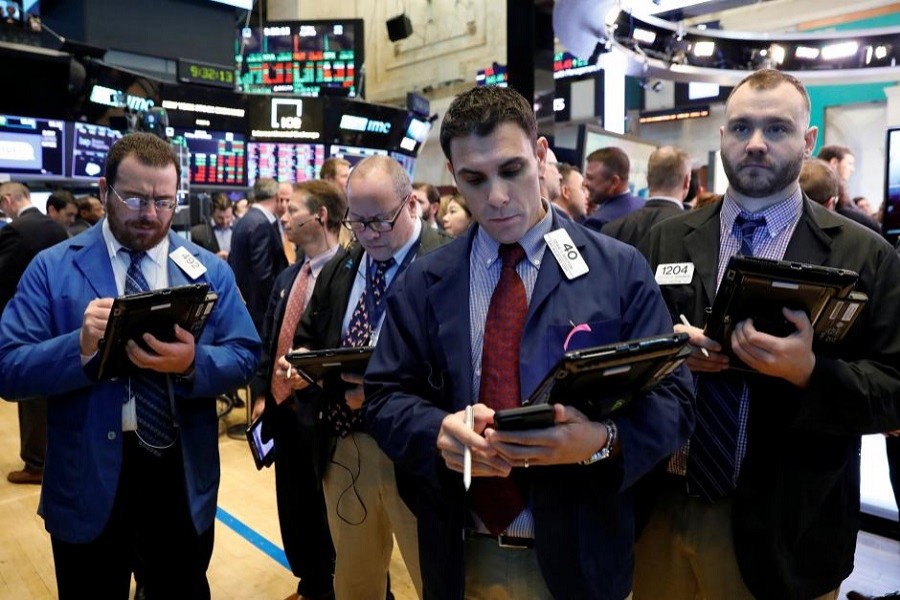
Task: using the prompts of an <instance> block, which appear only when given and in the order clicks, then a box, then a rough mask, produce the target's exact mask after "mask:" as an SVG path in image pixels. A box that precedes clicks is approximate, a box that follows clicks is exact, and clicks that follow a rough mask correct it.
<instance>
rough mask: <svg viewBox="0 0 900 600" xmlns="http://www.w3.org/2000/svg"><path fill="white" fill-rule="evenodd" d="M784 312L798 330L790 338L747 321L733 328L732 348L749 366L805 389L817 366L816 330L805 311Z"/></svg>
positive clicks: (785, 316) (785, 309) (782, 311)
mask: <svg viewBox="0 0 900 600" xmlns="http://www.w3.org/2000/svg"><path fill="white" fill-rule="evenodd" d="M781 313H782V314H783V315H784V318H786V319H787V320H788V321H790V322H791V323H792V324H793V325H794V327H796V328H797V331H795V332H794V333H792V334H790V335H789V336H787V337H776V336H774V335H769V334H767V333H763V332H761V331H759V330H758V329H756V328H755V327H754V326H753V319H747V320H746V321H741V322H740V323H738V324H737V326H736V327H735V328H734V332H733V333H732V334H731V349H732V350H733V351H734V354H735V356H737V357H738V358H740V359H741V360H742V361H744V363H746V365H747V366H748V367H750V368H752V369H754V370H756V371H759V372H760V373H763V374H765V375H771V376H773V377H780V378H781V379H785V380H787V381H789V382H791V383H793V384H794V385H796V386H797V387H800V388H805V387H806V386H807V385H809V378H810V376H812V372H813V368H814V367H815V366H816V355H815V354H814V353H813V351H812V343H813V333H814V332H813V327H812V324H811V323H810V322H809V318H808V317H807V316H806V313H805V312H803V311H802V310H788V309H787V308H783V309H781Z"/></svg>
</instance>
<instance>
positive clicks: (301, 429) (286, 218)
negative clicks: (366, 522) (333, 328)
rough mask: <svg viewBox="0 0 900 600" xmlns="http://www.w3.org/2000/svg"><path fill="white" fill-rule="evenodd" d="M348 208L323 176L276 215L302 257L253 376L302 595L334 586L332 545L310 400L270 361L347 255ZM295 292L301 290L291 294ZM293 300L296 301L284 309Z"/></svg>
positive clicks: (319, 594) (318, 594)
mask: <svg viewBox="0 0 900 600" xmlns="http://www.w3.org/2000/svg"><path fill="white" fill-rule="evenodd" d="M346 211H347V200H346V198H345V197H344V194H343V192H341V191H340V189H339V188H338V187H337V186H335V185H332V184H330V183H328V182H325V181H322V180H313V181H304V182H302V183H295V184H294V186H293V194H292V196H291V200H290V202H289V203H288V206H287V210H286V211H285V213H284V215H282V217H281V222H282V224H283V225H284V230H285V233H286V234H287V237H288V240H289V241H290V242H292V243H294V244H296V245H297V249H298V251H299V252H300V253H301V254H302V255H303V259H301V260H298V261H297V262H296V263H295V264H293V265H291V266H290V267H288V268H287V269H285V270H284V271H282V272H281V275H279V276H278V279H276V280H275V287H274V288H273V289H272V297H271V298H270V299H269V308H268V310H267V311H266V320H265V328H264V332H263V348H264V351H263V354H262V357H261V359H260V362H259V367H258V368H257V371H256V377H255V378H254V380H253V382H252V383H251V388H252V390H253V396H254V398H256V403H255V404H254V410H253V418H254V419H255V418H257V417H259V416H261V418H262V419H263V432H262V434H263V438H264V439H269V438H271V439H274V440H275V494H276V497H277V500H278V523H279V525H280V528H281V539H282V542H283V544H284V553H285V556H286V557H287V560H288V564H290V566H291V571H292V572H293V573H294V575H296V576H297V577H298V578H299V580H300V582H299V584H298V586H297V593H298V595H299V596H300V597H302V598H326V597H328V596H329V595H332V594H333V593H334V591H333V585H332V578H333V575H334V547H333V546H332V543H331V533H330V532H329V530H328V518H327V514H326V510H325V498H324V496H323V495H322V486H321V473H320V471H319V470H317V469H316V468H315V467H314V462H313V459H314V456H315V451H314V442H315V439H316V438H315V431H316V429H315V425H314V424H315V421H316V414H315V413H314V412H312V411H313V410H314V406H315V404H314V403H311V402H302V401H298V402H294V400H293V397H292V395H291V394H290V387H289V386H288V385H287V383H286V382H284V378H283V377H281V378H279V377H278V376H275V374H274V372H275V363H276V361H277V359H278V358H279V357H281V356H284V354H285V352H286V350H287V349H290V348H291V344H292V342H293V339H294V333H295V331H296V329H297V324H298V320H299V317H300V316H301V315H302V313H303V311H304V310H305V308H306V305H307V303H308V302H309V298H310V297H311V296H312V293H313V289H314V287H315V282H316V279H317V278H318V276H319V274H320V273H321V272H322V269H323V267H324V266H325V265H326V264H327V263H328V262H329V261H330V260H331V259H333V258H335V257H337V258H336V260H340V259H341V258H342V257H345V256H346V255H347V253H346V251H344V249H343V248H341V247H340V246H339V245H338V233H339V231H340V228H341V219H342V218H343V216H344V213H346ZM298 276H299V278H298ZM295 287H296V288H297V289H295ZM294 294H302V295H301V296H299V297H297V298H296V299H295V298H294V296H293V295H294ZM292 302H293V303H296V305H292V306H291V310H290V311H288V310H287V308H288V306H289V305H291V304H292Z"/></svg>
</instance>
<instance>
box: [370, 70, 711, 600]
mask: <svg viewBox="0 0 900 600" xmlns="http://www.w3.org/2000/svg"><path fill="white" fill-rule="evenodd" d="M441 145H442V147H443V150H444V153H445V155H446V156H447V158H448V161H449V167H450V169H451V171H452V173H453V174H454V177H455V179H456V184H457V186H458V187H459V189H460V192H461V193H462V194H463V195H464V196H465V198H466V201H467V202H468V203H469V206H470V207H471V208H472V214H473V216H474V217H475V219H476V221H477V225H475V226H473V227H472V228H471V229H470V230H469V232H468V233H467V234H466V235H465V236H463V237H461V238H459V239H456V240H455V241H454V242H453V243H452V244H450V245H448V246H446V247H444V248H440V249H438V250H437V251H435V252H434V253H432V254H431V255H429V256H426V257H424V258H423V259H422V260H420V261H416V262H415V263H413V265H412V266H411V267H410V269H409V270H408V271H407V274H406V276H405V277H404V279H403V280H402V281H400V282H399V283H398V285H397V287H396V289H395V290H393V291H392V293H391V294H390V296H389V297H388V309H387V311H388V312H387V318H386V319H385V326H384V329H383V330H382V334H381V338H380V340H379V343H378V346H377V347H376V350H375V354H374V356H373V357H372V360H371V361H370V363H369V368H368V370H367V372H366V391H367V396H368V397H367V400H366V422H367V424H368V426H369V427H370V428H371V431H372V433H373V435H374V436H375V437H376V438H377V439H378V443H379V444H380V446H381V447H382V448H383V449H384V451H385V452H387V453H388V455H389V456H390V457H391V458H392V459H394V460H395V461H396V464H397V469H398V474H403V475H404V485H403V487H402V488H401V490H403V491H405V494H406V495H405V496H404V497H405V498H408V499H409V502H411V503H412V504H411V505H412V506H415V510H416V516H417V518H418V522H419V543H420V548H421V561H422V577H423V580H424V585H425V598H448V599H461V598H463V596H464V593H465V592H473V593H474V595H475V596H478V597H481V596H480V595H479V593H482V594H485V595H489V594H488V592H489V591H493V590H496V591H497V592H500V593H501V594H503V597H509V598H516V599H517V600H531V599H535V598H549V597H554V598H592V599H602V600H606V599H612V600H622V599H623V598H626V597H628V595H629V593H630V591H631V585H632V582H631V571H632V558H633V555H632V544H633V540H634V530H633V523H632V518H631V515H632V507H631V500H630V493H628V492H627V491H625V490H627V488H628V487H629V486H630V485H631V484H632V483H633V482H634V481H635V479H636V478H638V477H640V476H641V475H643V474H644V473H645V472H646V471H647V470H648V469H649V468H650V467H651V466H653V465H654V464H656V463H657V462H659V461H660V460H662V459H663V458H664V457H665V456H667V455H668V454H669V453H671V452H672V451H673V450H674V449H675V448H677V447H678V446H679V445H680V444H681V443H682V442H683V441H684V440H685V439H686V438H687V436H688V434H689V432H690V429H691V426H692V423H693V413H692V408H691V397H690V381H689V379H688V375H687V370H686V369H685V368H684V367H681V368H679V369H678V370H677V371H676V372H675V373H674V374H673V375H672V376H671V377H669V378H667V379H665V380H664V381H663V382H661V383H660V385H658V386H657V387H655V388H654V389H653V390H652V391H650V392H647V393H645V394H639V395H638V396H637V397H636V398H635V399H634V401H633V402H632V403H631V404H630V406H629V407H628V408H627V409H626V410H623V411H619V412H617V413H615V414H614V415H613V416H611V417H609V418H608V419H606V420H605V421H602V422H599V421H600V420H599V419H598V420H590V419H589V418H588V416H587V415H585V414H584V413H582V412H581V411H580V410H578V409H576V408H575V407H573V406H563V405H561V404H557V405H555V406H554V411H553V416H554V421H555V423H554V425H553V426H550V427H548V428H546V429H541V430H535V429H532V430H530V431H521V432H499V431H496V430H495V429H494V428H493V425H492V424H491V423H492V421H493V415H494V409H493V408H491V404H492V402H493V400H494V398H493V395H494V394H492V393H490V392H489V393H487V394H485V393H482V392H483V391H484V389H485V388H486V387H487V386H491V389H493V390H494V391H498V388H500V387H503V388H504V391H503V392H502V393H503V394H504V396H506V397H507V399H508V400H511V401H512V402H511V403H513V404H516V405H518V404H520V403H521V401H522V400H523V399H525V398H527V397H528V396H529V395H530V394H531V393H532V392H533V391H534V390H535V388H536V387H537V386H538V384H539V383H540V382H541V380H542V379H543V377H544V376H545V375H546V374H547V373H548V372H549V371H550V369H551V367H552V366H553V365H554V363H556V362H557V360H558V359H559V358H560V357H561V356H562V354H563V353H564V351H565V349H566V347H568V349H570V350H571V349H574V348H576V347H577V348H584V347H588V346H593V345H598V344H603V343H610V342H616V341H621V340H627V339H632V338H639V337H645V336H650V335H654V334H664V333H671V321H670V319H669V316H668V314H667V312H666V308H665V305H664V303H663V300H662V297H661V296H660V293H659V289H658V288H657V286H656V285H655V284H654V283H653V276H652V274H651V273H650V270H649V269H648V268H647V265H646V262H645V261H644V260H643V259H642V257H641V256H640V254H639V253H638V252H637V251H636V250H635V249H634V248H631V247H629V246H627V245H625V244H622V243H620V242H617V241H615V240H613V239H610V238H608V237H605V236H600V235H597V234H595V233H594V232H591V231H588V230H586V229H584V228H583V227H581V226H580V225H578V224H576V223H574V222H573V221H571V220H570V219H568V218H566V217H564V216H561V215H560V214H558V213H557V212H556V211H553V210H551V208H550V204H549V203H547V202H544V201H542V199H541V197H540V192H539V183H538V177H539V173H540V172H541V170H542V163H543V162H544V161H545V160H546V150H547V140H546V139H544V138H543V137H542V138H538V136H537V123H536V122H535V118H534V112H533V109H532V107H531V103H530V102H529V101H527V100H525V99H524V98H523V97H522V96H521V95H519V94H518V93H517V92H515V91H514V90H512V89H510V88H496V87H482V88H475V89H473V90H471V91H469V92H466V93H464V94H463V95H461V96H460V97H458V98H457V99H456V100H454V101H453V103H452V104H451V105H450V108H449V109H448V110H447V113H446V116H445V117H444V123H443V125H442V128H441ZM511 173H512V174H511ZM548 235H549V236H552V238H551V239H554V240H555V241H556V242H557V243H558V244H559V246H561V247H565V248H567V250H566V251H565V252H564V253H562V254H557V255H554V253H552V252H551V251H550V249H549V248H548V246H549V244H548V242H547V241H546V239H547V238H546V237H545V236H548ZM509 251H512V252H515V253H517V254H518V255H519V257H518V258H519V260H518V263H517V265H516V266H515V267H514V268H513V269H510V267H511V266H512V264H510V263H507V262H506V258H498V254H500V255H501V256H506V254H507V252H509ZM573 254H575V255H576V256H577V257H578V258H579V259H581V260H582V261H583V262H584V263H585V264H586V266H587V267H588V272H586V273H585V272H582V273H577V271H576V272H575V273H573V272H572V271H571V270H569V267H574V266H575V265H576V264H577V263H574V262H573V263H569V262H568V261H569V260H571V257H572V255H573ZM501 262H503V263H505V264H502V265H501ZM564 268H565V269H567V270H568V274H564ZM504 282H506V283H504ZM508 284H509V285H508ZM520 286H521V287H520ZM515 289H518V292H516V294H517V295H518V301H517V303H516V304H517V305H518V309H517V310H515V311H512V310H510V311H505V312H501V315H502V316H499V318H492V315H494V317H497V316H498V315H497V313H496V312H494V311H495V306H496V305H495V301H494V298H496V297H498V296H506V295H507V290H515ZM498 303H499V301H498ZM503 304H506V303H503ZM523 305H524V306H523ZM514 314H515V315H518V321H519V323H521V324H523V326H522V329H521V330H520V332H519V334H520V335H519V336H518V337H519V338H520V341H516V340H515V339H510V336H507V335H502V336H501V335H496V336H495V331H494V324H496V323H497V322H504V323H505V322H508V321H511V320H514V319H516V317H514V316H513V315H514ZM576 324H577V325H576ZM567 334H568V335H567ZM488 356H490V357H492V358H493V359H498V358H500V356H502V359H501V360H498V362H504V363H506V367H507V368H498V366H497V364H496V363H494V362H492V361H491V360H489V359H488V358H487V357H488ZM483 357H484V359H483ZM510 357H511V358H510ZM512 363H515V364H514V365H513V364H512ZM498 381H499V382H504V383H501V385H500V386H498V385H497V382H498ZM513 382H515V383H513ZM516 384H518V385H516ZM506 386H511V387H513V388H518V389H513V390H509V388H507V387H506ZM489 395H490V397H489ZM497 395H499V394H497ZM467 407H468V408H467ZM467 410H471V411H472V414H474V427H470V426H469V425H467V424H466V421H465V418H464V415H465V414H466V411H467ZM465 446H468V447H469V448H470V449H471V474H472V486H473V487H472V489H471V490H470V491H469V493H468V495H467V494H466V489H465V487H464V479H463V477H461V476H460V473H461V472H462V471H463V470H464V467H463V463H464V458H463V449H464V447H465ZM529 465H534V466H535V469H530V470H529V469H528V467H529ZM521 467H524V469H522V468H521ZM509 481H513V482H517V481H518V482H520V483H519V485H517V486H516V487H517V488H518V489H519V494H520V495H521V500H522V503H514V502H513V503H510V504H509V505H511V506H512V507H513V510H511V511H509V512H510V514H508V515H506V517H507V518H506V519H501V521H503V522H506V523H508V525H503V524H502V523H498V522H495V523H494V525H488V523H486V522H484V518H482V515H483V514H484V513H483V512H481V511H480V509H479V507H481V506H483V505H482V504H481V503H479V502H477V501H476V500H477V499H478V498H481V497H482V496H481V494H480V493H479V492H478V490H479V489H481V490H485V488H484V486H493V485H496V486H503V482H509ZM504 487H505V486H504ZM485 491H486V492H487V493H486V497H485V498H484V500H485V502H486V503H487V504H488V505H491V506H493V505H502V504H506V503H505V502H504V501H505V500H506V499H507V498H509V496H507V495H506V494H499V493H490V492H488V491H487V490H485ZM473 494H474V495H473ZM522 504H524V505H525V508H524V510H523V509H521V506H522ZM473 507H474V510H473ZM509 519H512V521H510V520H509ZM498 533H499V535H498ZM464 538H465V539H464Z"/></svg>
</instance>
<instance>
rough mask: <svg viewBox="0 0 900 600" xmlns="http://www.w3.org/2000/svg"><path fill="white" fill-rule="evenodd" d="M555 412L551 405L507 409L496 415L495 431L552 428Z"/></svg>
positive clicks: (499, 411)
mask: <svg viewBox="0 0 900 600" xmlns="http://www.w3.org/2000/svg"><path fill="white" fill-rule="evenodd" d="M553 423H554V410H553V406H552V405H550V404H533V405H531V406H518V407H516V408H505V409H503V410H498V411H497V412H495V413H494V429H496V430H497V431H522V430H525V429H542V428H544V427H552V426H553Z"/></svg>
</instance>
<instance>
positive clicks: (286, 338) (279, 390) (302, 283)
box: [272, 262, 312, 404]
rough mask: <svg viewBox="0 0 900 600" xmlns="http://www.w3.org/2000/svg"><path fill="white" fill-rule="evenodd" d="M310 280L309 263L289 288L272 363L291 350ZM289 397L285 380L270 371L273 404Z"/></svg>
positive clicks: (289, 393) (289, 391)
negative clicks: (289, 291)
mask: <svg viewBox="0 0 900 600" xmlns="http://www.w3.org/2000/svg"><path fill="white" fill-rule="evenodd" d="M311 280H312V269H311V268H310V266H309V262H307V263H306V264H305V265H303V268H301V269H300V273H299V274H298V275H297V278H296V279H295V280H294V285H292V286H291V293H290V294H289V295H288V300H287V306H285V309H284V318H283V319H282V320H281V330H280V331H279V332H278V347H277V350H276V353H275V356H273V357H272V361H273V362H274V361H276V360H278V358H279V357H281V356H284V355H285V354H286V353H287V351H288V350H290V349H291V342H293V341H294V333H295V332H296V331H297V323H299V322H300V316H301V315H303V310H304V309H305V308H306V292H307V290H309V284H310V281H311ZM290 395H291V386H290V384H288V382H287V380H286V379H284V378H282V377H275V369H274V368H273V369H272V397H273V398H275V402H276V403H278V404H281V403H282V402H284V401H285V400H287V398H288V396H290Z"/></svg>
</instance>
